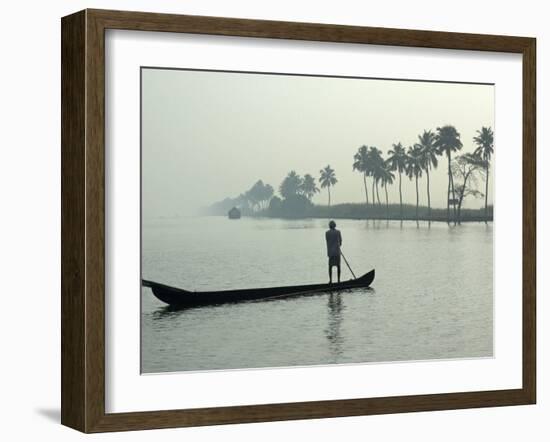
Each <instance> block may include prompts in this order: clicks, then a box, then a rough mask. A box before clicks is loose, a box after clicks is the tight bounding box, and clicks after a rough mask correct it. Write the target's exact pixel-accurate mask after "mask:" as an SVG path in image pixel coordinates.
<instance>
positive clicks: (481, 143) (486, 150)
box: [474, 127, 494, 224]
mask: <svg viewBox="0 0 550 442" xmlns="http://www.w3.org/2000/svg"><path fill="white" fill-rule="evenodd" d="M474 142H475V143H476V144H477V148H476V150H475V151H474V154H475V155H477V156H478V157H480V158H481V159H482V160H483V161H485V162H486V166H485V224H487V195H488V194H489V162H490V161H491V156H492V155H493V152H494V149H493V142H494V135H493V130H492V129H491V128H490V127H482V128H481V130H478V131H477V136H476V137H474Z"/></svg>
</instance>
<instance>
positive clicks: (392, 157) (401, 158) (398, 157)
mask: <svg viewBox="0 0 550 442" xmlns="http://www.w3.org/2000/svg"><path fill="white" fill-rule="evenodd" d="M392 147H393V149H390V150H388V155H389V157H388V159H387V160H386V161H387V162H388V164H389V165H390V170H392V171H393V170H397V172H398V173H399V213H400V214H401V221H403V193H402V192H401V173H402V172H404V171H405V165H406V160H407V154H406V152H405V148H404V147H403V145H402V144H401V143H397V144H392Z"/></svg>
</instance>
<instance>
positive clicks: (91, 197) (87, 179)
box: [61, 10, 536, 432]
mask: <svg viewBox="0 0 550 442" xmlns="http://www.w3.org/2000/svg"><path fill="white" fill-rule="evenodd" d="M61 25H62V26H61V30H62V44H61V52H62V66H61V67H62V129H61V134H62V167H61V171H62V176H61V184H62V186H61V188H62V192H61V193H62V197H61V207H62V209H61V213H62V224H61V227H62V267H61V277H62V302H61V322H62V324H61V326H62V330H61V350H62V358H61V359H62V365H61V376H62V390H61V422H62V423H63V424H64V425H67V426H69V427H72V428H75V429H78V430H80V431H83V432H102V431H121V430H141V429H151V428H168V427H184V426H197V425H215V424H229V423H244V422H262V421H279V420H289V419H312V418H326V417H337V416H357V415H369V414H382V413H403V412H412V411H428V410H445V409H459V408H472V407H490V406H504V405H520V404H534V403H535V400H536V334H535V333H536V322H535V321H536V317H535V314H536V304H535V301H536V298H535V291H536V177H535V172H536V150H535V144H536V120H535V117H536V84H535V80H536V76H535V75H536V74H535V66H536V61H535V56H536V40H535V39H534V38H525V37H510V36H496V35H478V34H459V33H448V32H431V31H416V30H405V29H384V28H367V27H356V26H338V25H326V24H312V23H292V22H277V21H264V20H242V19H234V18H217V17H200V16H186V15H169V14H153V13H141V12H123V11H105V10H84V11H81V12H78V13H75V14H73V15H69V16H67V17H64V18H63V19H62V23H61ZM106 29H127V30H141V31H165V32H179V33H182V32H183V33H194V34H213V35H230V36H244V37H263V38H281V39H293V40H310V41H326V42H342V43H360V44H377V45H391V46H407V47H424V48H442V49H461V50H476V51H497V52H512V53H518V54H522V56H523V386H522V388H520V389H514V390H497V391H476V392H457V393H445V394H429V395H414V396H401V397H381V398H364V399H346V400H331V401H316V402H295V403H284V404H269V405H250V406H231V407H219V408H202V409H182V410H169V411H146V412H136V413H114V414H107V413H106V412H105V300H104V294H105V292H104V290H105V268H104V259H105V257H104V253H105V225H104V223H105V170H104V166H105V163H104V157H105V141H104V140H105V104H104V103H105V83H104V81H105V80H104V71H105V30H106Z"/></svg>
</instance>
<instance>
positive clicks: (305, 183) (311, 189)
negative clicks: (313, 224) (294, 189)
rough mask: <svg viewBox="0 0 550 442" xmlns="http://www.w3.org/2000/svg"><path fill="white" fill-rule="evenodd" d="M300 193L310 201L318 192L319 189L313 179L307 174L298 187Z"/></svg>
mask: <svg viewBox="0 0 550 442" xmlns="http://www.w3.org/2000/svg"><path fill="white" fill-rule="evenodd" d="M300 191H301V193H302V194H304V195H305V197H306V198H307V199H308V200H310V201H311V198H313V197H314V195H315V194H316V193H317V192H319V188H318V187H317V186H316V184H315V178H313V177H312V176H311V175H310V174H309V173H306V174H305V175H304V179H303V180H302V185H301V186H300Z"/></svg>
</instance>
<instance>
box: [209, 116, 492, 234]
mask: <svg viewBox="0 0 550 442" xmlns="http://www.w3.org/2000/svg"><path fill="white" fill-rule="evenodd" d="M476 133H477V135H476V136H475V137H473V142H474V143H475V146H476V148H475V150H474V152H473V153H466V154H463V155H458V156H457V155H456V152H458V151H460V150H461V149H462V147H463V145H462V141H461V139H460V133H459V132H458V131H457V130H456V128H455V127H454V126H450V125H447V126H442V127H438V128H437V129H436V131H435V132H432V131H431V130H424V131H423V133H422V134H420V135H418V139H417V142H416V143H414V144H412V145H410V146H408V147H407V148H405V147H404V146H403V144H402V143H401V142H397V143H395V144H393V145H392V148H391V149H389V150H388V152H387V157H386V158H384V156H383V152H382V151H381V150H380V149H378V148H377V147H376V146H367V145H362V146H361V147H359V148H358V150H357V152H356V153H355V154H354V156H353V164H352V167H353V170H355V171H357V172H359V173H361V174H362V176H363V187H364V192H365V205H364V208H353V207H355V206H358V205H357V204H340V205H338V207H339V210H340V211H345V212H346V213H350V214H351V213H352V212H353V216H350V217H357V216H359V214H360V216H361V217H364V218H380V217H384V214H383V213H382V212H383V210H382V204H381V201H380V188H381V189H383V191H384V196H385V198H384V199H385V218H386V219H390V215H391V218H392V219H393V218H398V219H401V220H404V219H411V216H410V206H409V205H404V204H403V193H402V177H403V175H404V176H405V177H407V178H409V180H411V181H413V180H414V183H415V190H416V205H415V211H414V218H415V219H416V221H417V222H418V220H419V219H420V218H421V217H422V219H427V220H428V221H432V220H446V221H447V222H448V223H451V222H453V223H454V224H457V223H458V224H460V222H461V221H462V220H464V219H468V220H473V219H475V220H478V221H480V220H483V221H485V222H487V221H488V220H489V219H492V208H491V210H489V206H488V199H487V195H488V192H489V169H490V161H491V157H492V155H493V152H494V135H493V130H492V129H491V128H490V127H482V128H481V129H480V130H478V131H477V132H476ZM453 154H455V156H454V157H453ZM439 157H444V158H446V160H447V175H448V183H447V200H446V201H447V203H446V206H447V207H446V216H445V219H442V217H441V211H440V210H439V209H438V210H437V214H436V215H435V216H434V214H433V211H432V207H431V189H430V171H432V170H433V169H436V168H437V167H438V165H439ZM424 174H425V175H426V195H427V203H428V206H427V211H425V212H424V210H422V213H420V212H421V211H420V206H419V194H420V190H419V178H420V177H422V176H423V175H424ZM396 176H397V178H396ZM482 178H484V180H485V193H482V192H481V191H479V190H478V189H477V185H478V182H479V180H480V179H482ZM396 179H397V181H398V189H399V213H398V216H397V215H396V214H395V213H394V210H393V208H394V205H392V204H390V202H389V196H388V185H392V184H394V182H395V181H396ZM369 180H370V186H369V183H368V181H369ZM318 183H319V186H320V188H321V189H326V190H327V197H328V200H327V203H328V204H327V206H325V207H326V209H322V207H323V206H314V204H313V203H312V198H313V197H314V196H315V194H316V193H319V192H320V189H319V187H317V182H316V179H315V178H314V177H313V176H312V175H310V174H305V175H304V176H303V177H302V176H300V175H299V174H297V173H296V171H294V170H292V171H290V172H289V173H288V174H287V176H286V177H285V178H284V179H283V180H282V182H281V184H280V185H279V189H278V191H279V195H280V197H279V196H276V195H274V190H273V187H272V186H270V185H269V184H264V183H263V181H262V180H258V181H257V182H256V183H255V184H254V185H253V186H252V187H251V188H250V189H249V190H247V191H246V192H244V193H242V194H241V195H239V196H238V197H236V198H226V199H225V200H223V201H220V202H218V203H215V204H214V205H212V206H211V208H210V211H211V212H214V213H217V214H219V212H220V211H223V212H226V211H227V210H229V209H230V208H231V207H233V206H235V207H238V208H239V209H241V211H242V212H244V214H252V215H266V216H274V217H297V218H299V217H304V216H318V213H321V212H322V213H330V214H331V216H333V217H338V215H339V213H338V212H336V213H335V211H334V210H331V188H333V187H334V186H335V185H336V184H337V183H338V179H337V178H336V173H335V170H334V169H333V168H331V167H330V165H327V166H326V167H324V168H323V169H321V170H320V171H319V178H318ZM369 187H370V193H369ZM369 195H370V196H369ZM469 196H472V197H483V196H485V208H484V211H483V214H484V216H483V217H481V218H480V216H479V214H477V212H478V211H475V210H474V211H472V210H470V211H466V212H465V211H464V210H463V208H462V207H463V203H464V200H465V199H466V198H467V197H469ZM451 207H452V210H451ZM404 208H406V213H405V212H404ZM390 209H391V210H390ZM464 213H467V214H468V215H467V216H466V217H464V216H463V215H464ZM319 216H321V215H319Z"/></svg>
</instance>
